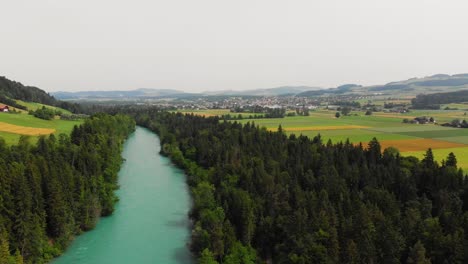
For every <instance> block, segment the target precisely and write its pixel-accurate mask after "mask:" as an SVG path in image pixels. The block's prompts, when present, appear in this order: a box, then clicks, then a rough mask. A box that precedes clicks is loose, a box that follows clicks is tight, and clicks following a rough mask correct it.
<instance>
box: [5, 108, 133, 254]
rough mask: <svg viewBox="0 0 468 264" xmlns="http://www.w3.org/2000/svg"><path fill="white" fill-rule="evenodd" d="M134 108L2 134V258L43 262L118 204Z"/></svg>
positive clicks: (59, 251)
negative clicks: (11, 139) (15, 139)
mask: <svg viewBox="0 0 468 264" xmlns="http://www.w3.org/2000/svg"><path fill="white" fill-rule="evenodd" d="M134 128H135V122H134V120H132V119H131V118H130V117H128V116H123V115H116V116H110V115H106V114H98V115H94V116H92V117H91V118H89V119H87V120H86V121H85V122H84V123H83V124H82V125H80V126H75V128H74V129H73V131H72V133H71V135H65V134H61V135H58V136H55V135H50V136H48V137H45V136H43V137H40V138H39V140H38V142H37V144H36V145H32V144H30V143H29V141H28V138H27V137H22V138H21V139H20V141H19V143H18V144H17V145H14V146H7V145H6V144H5V141H4V140H3V139H1V138H0V263H22V261H24V263H45V262H47V261H49V260H50V259H51V258H53V257H55V256H57V255H59V254H60V253H61V252H62V251H63V250H64V249H65V248H66V246H67V245H68V244H69V243H70V241H71V240H72V239H73V237H74V236H75V235H76V234H79V233H81V232H82V231H86V230H89V229H91V228H93V227H94V225H95V224H96V222H97V220H98V218H99V217H100V216H105V215H109V214H111V213H112V212H113V210H114V204H115V203H116V201H117V197H116V196H115V194H114V191H115V190H116V189H117V187H118V185H117V173H118V171H119V168H120V165H121V163H122V158H121V156H120V152H121V148H122V143H123V141H124V140H125V139H126V137H127V136H128V135H129V134H130V133H131V132H132V131H133V130H134Z"/></svg>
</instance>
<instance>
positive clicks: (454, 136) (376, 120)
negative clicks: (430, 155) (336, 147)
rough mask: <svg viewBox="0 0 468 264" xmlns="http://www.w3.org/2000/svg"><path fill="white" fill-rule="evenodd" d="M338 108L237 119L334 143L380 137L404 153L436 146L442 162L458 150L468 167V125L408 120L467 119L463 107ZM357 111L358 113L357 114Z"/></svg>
mask: <svg viewBox="0 0 468 264" xmlns="http://www.w3.org/2000/svg"><path fill="white" fill-rule="evenodd" d="M334 114H335V111H324V110H323V111H314V112H311V114H310V116H295V117H285V118H275V119H243V120H238V121H237V122H242V123H247V122H255V124H256V125H259V126H263V127H266V128H267V129H269V130H276V129H277V128H278V126H279V125H281V126H282V129H283V130H284V131H285V132H286V133H287V134H292V133H294V134H296V135H299V134H303V135H306V136H309V137H314V136H316V135H318V134H320V135H321V137H322V140H323V141H324V142H326V141H328V140H331V141H332V142H334V143H337V142H340V141H346V140H347V139H349V140H350V141H351V142H352V143H355V144H359V143H362V144H363V145H366V144H367V143H368V142H369V141H370V140H372V138H374V137H376V138H377V139H378V140H379V142H380V143H381V145H382V147H383V148H386V147H390V146H393V147H396V148H398V149H399V150H400V152H401V154H402V155H405V156H410V155H411V156H416V157H418V158H422V157H423V155H424V154H425V152H426V150H427V149H428V148H432V149H433V151H434V153H435V156H436V157H437V159H438V161H439V162H441V161H442V160H443V159H445V158H446V157H447V155H448V154H449V153H450V152H454V153H455V155H456V156H457V159H458V161H459V165H460V167H462V168H463V169H465V170H468V129H458V128H451V127H443V126H440V125H433V124H425V125H417V124H405V123H403V122H402V120H403V119H404V118H410V116H423V115H425V116H434V117H435V118H436V119H437V120H439V119H445V120H447V122H449V121H451V120H453V119H454V118H453V117H454V116H456V117H457V118H459V119H463V112H460V111H443V110H440V111H439V110H435V111H414V112H410V113H408V114H398V113H374V115H371V116H365V115H364V113H363V112H353V113H352V114H353V115H351V116H342V117H340V118H335V116H334ZM354 114H356V115H354Z"/></svg>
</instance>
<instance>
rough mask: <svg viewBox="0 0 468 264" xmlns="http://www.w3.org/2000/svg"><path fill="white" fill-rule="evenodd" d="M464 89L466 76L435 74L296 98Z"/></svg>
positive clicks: (409, 94) (349, 86)
mask: <svg viewBox="0 0 468 264" xmlns="http://www.w3.org/2000/svg"><path fill="white" fill-rule="evenodd" d="M466 89H468V74H454V75H448V74H435V75H431V76H428V77H424V78H411V79H408V80H404V81H396V82H390V83H387V84H384V85H373V86H360V85H353V84H347V85H342V86H338V87H337V88H334V89H326V90H318V91H317V90H310V91H305V92H302V93H299V94H297V95H296V96H304V97H314V96H327V95H330V96H332V95H337V94H355V95H371V94H381V95H387V96H403V95H404V96H416V95H418V94H432V93H443V92H454V91H460V90H466Z"/></svg>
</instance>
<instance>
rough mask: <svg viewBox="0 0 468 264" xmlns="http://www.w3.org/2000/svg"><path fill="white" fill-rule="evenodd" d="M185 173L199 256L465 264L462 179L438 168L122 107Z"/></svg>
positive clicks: (209, 259) (467, 198) (447, 165)
mask: <svg viewBox="0 0 468 264" xmlns="http://www.w3.org/2000/svg"><path fill="white" fill-rule="evenodd" d="M125 111H126V112H127V113H129V114H131V115H133V116H134V117H135V118H136V121H137V124H139V125H142V126H145V127H148V128H150V129H151V130H153V131H155V132H157V133H158V134H159V135H160V137H161V143H162V150H161V152H162V153H163V154H165V155H168V156H170V157H171V159H172V160H173V162H174V163H175V164H177V165H178V166H180V167H181V168H183V169H185V171H186V172H187V174H188V183H189V185H190V188H191V193H192V197H193V200H194V205H193V209H192V211H191V217H192V218H193V220H194V227H193V231H192V241H191V249H192V251H193V252H194V253H195V255H196V256H197V257H198V258H199V262H200V263H256V261H259V260H263V261H265V260H267V261H269V260H271V261H273V263H341V262H348V263H429V261H432V262H433V263H466V260H467V258H468V256H467V255H466V254H467V252H468V243H467V241H468V240H467V231H468V212H467V210H468V181H467V179H466V177H464V175H463V172H462V170H460V169H458V167H457V159H456V157H455V155H453V154H452V153H451V154H450V155H449V156H448V157H447V159H446V160H445V161H444V162H442V163H441V164H438V163H437V162H436V161H435V160H434V156H433V153H432V151H431V150H430V149H429V150H428V151H427V153H426V155H425V158H424V159H423V160H418V159H417V158H414V157H402V156H400V155H399V153H398V150H396V149H393V148H390V149H387V150H382V149H381V146H380V144H379V142H378V141H377V140H376V139H374V140H372V141H371V142H369V144H368V145H367V146H362V145H359V146H355V145H353V144H351V143H349V142H344V143H339V144H332V143H331V142H327V143H324V142H322V140H321V138H320V136H317V137H315V138H308V137H305V136H296V135H290V136H286V135H285V134H284V132H283V131H282V130H281V129H279V131H278V132H272V131H267V130H266V129H264V128H260V127H258V126H256V125H255V124H254V123H248V124H245V125H242V124H239V123H236V122H228V121H222V120H220V119H219V118H217V117H210V118H203V117H199V116H196V115H192V114H187V115H183V114H181V113H167V112H162V111H159V110H157V109H150V108H148V109H145V110H141V109H140V110H138V109H136V108H133V109H132V108H129V109H126V110H125Z"/></svg>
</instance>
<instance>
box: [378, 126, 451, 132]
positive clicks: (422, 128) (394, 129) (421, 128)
mask: <svg viewBox="0 0 468 264" xmlns="http://www.w3.org/2000/svg"><path fill="white" fill-rule="evenodd" d="M454 129H455V128H451V127H444V126H437V125H411V124H404V125H401V126H395V127H378V126H373V127H372V128H371V129H370V130H374V131H379V132H387V133H403V132H416V131H435V130H445V131H447V130H454Z"/></svg>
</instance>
